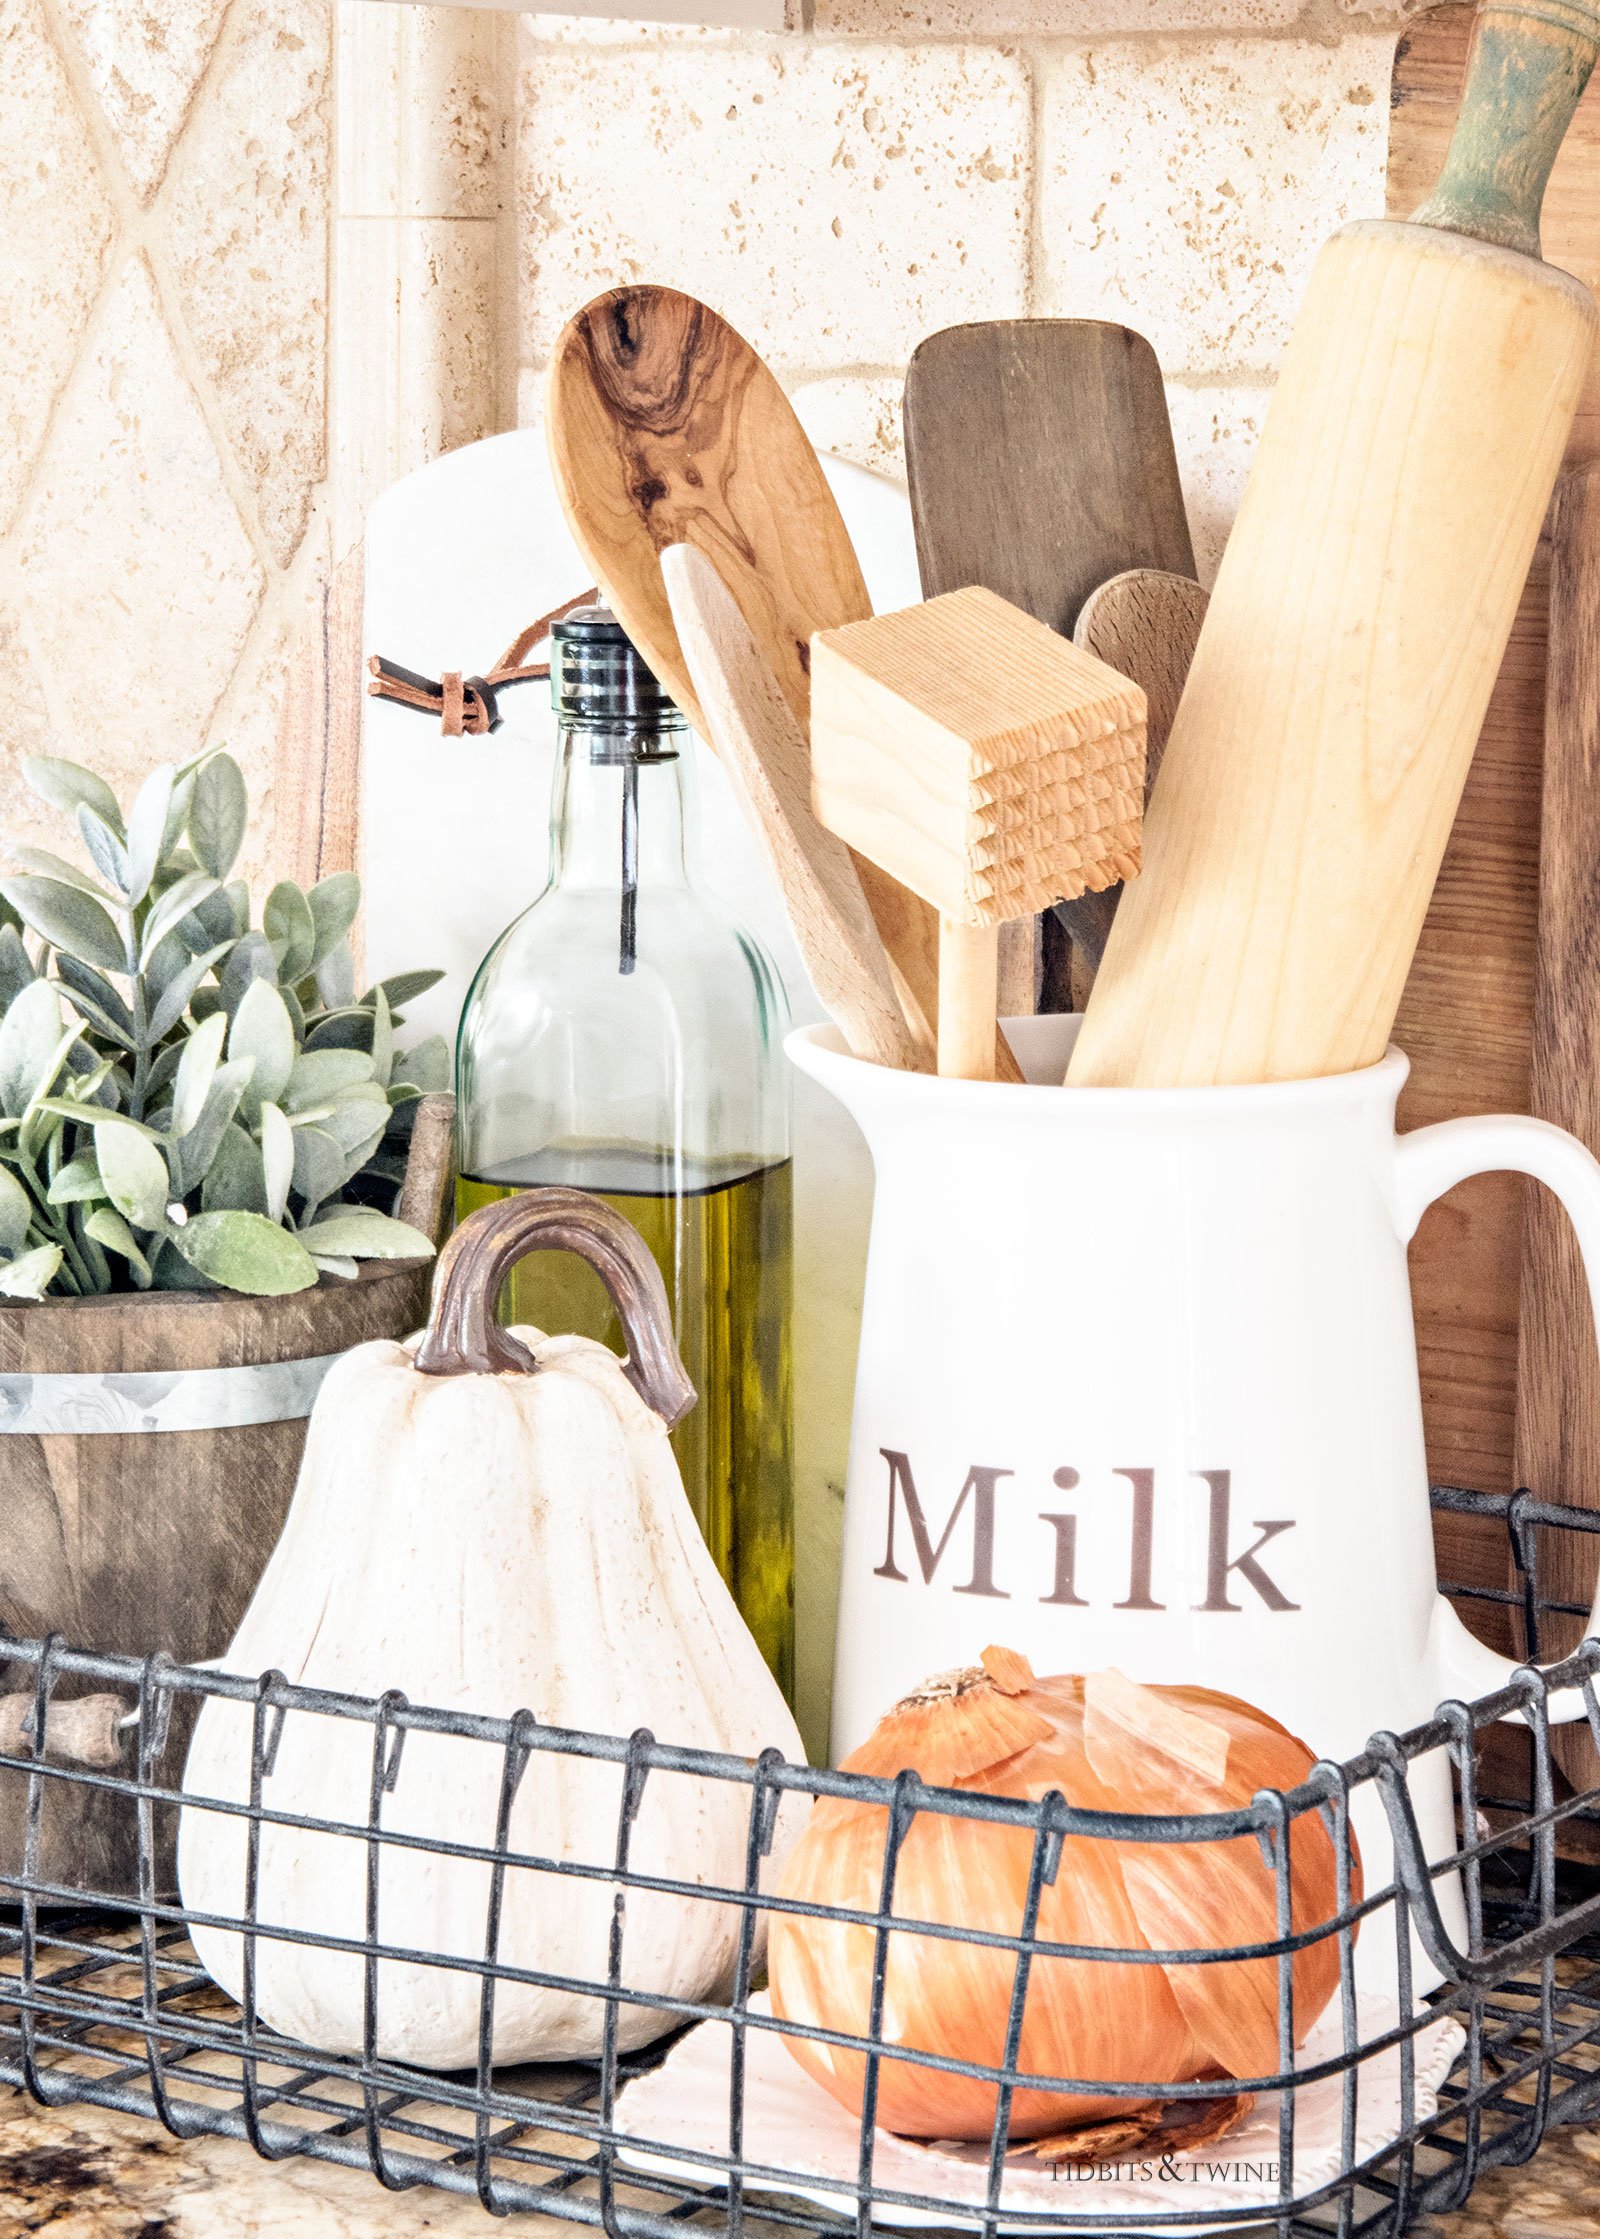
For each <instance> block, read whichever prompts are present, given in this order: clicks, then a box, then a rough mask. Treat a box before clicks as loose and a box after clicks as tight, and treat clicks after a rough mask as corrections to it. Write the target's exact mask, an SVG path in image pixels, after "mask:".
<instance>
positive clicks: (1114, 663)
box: [1056, 568, 1207, 999]
mask: <svg viewBox="0 0 1600 2239" xmlns="http://www.w3.org/2000/svg"><path fill="white" fill-rule="evenodd" d="M1206 596H1207V595H1206V593H1205V592H1204V591H1203V590H1202V589H1201V587H1200V585H1199V584H1198V583H1196V582H1195V580H1194V578H1193V577H1192V576H1187V575H1173V574H1171V573H1170V572H1169V571H1168V570H1166V569H1164V568H1128V569H1125V570H1124V572H1123V573H1122V574H1121V575H1114V576H1113V577H1112V578H1111V580H1110V582H1109V583H1102V584H1101V585H1100V588H1099V589H1098V590H1097V591H1091V592H1090V593H1089V596H1088V597H1087V598H1086V599H1085V600H1084V602H1083V605H1082V606H1081V607H1080V608H1079V610H1078V619H1077V621H1076V622H1075V623H1074V624H1073V627H1072V641H1073V643H1074V644H1075V645H1081V646H1082V647H1083V648H1084V650H1085V652H1088V653H1093V654H1094V655H1096V657H1097V658H1098V659H1100V660H1102V661H1104V662H1106V663H1107V664H1108V665H1109V666H1110V667H1111V668H1114V669H1119V670H1120V671H1121V672H1122V674H1123V675H1124V676H1126V677H1130V678H1131V679H1132V680H1133V682H1134V683H1135V684H1137V685H1138V686H1139V687H1140V688H1141V690H1142V691H1143V693H1144V696H1145V705H1146V708H1147V709H1148V715H1147V719H1146V727H1145V771H1144V787H1145V795H1146V798H1148V797H1149V792H1150V788H1151V786H1152V785H1154V783H1155V781H1156V772H1157V770H1159V769H1160V767H1161V757H1162V754H1163V753H1164V752H1165V750H1166V744H1167V733H1168V732H1169V731H1170V730H1171V729H1172V719H1173V717H1174V716H1175V715H1176V714H1177V712H1178V702H1179V700H1180V699H1181V698H1182V697H1183V680H1184V678H1185V677H1186V676H1187V675H1188V673H1189V663H1190V662H1191V661H1192V660H1193V659H1194V649H1195V646H1196V645H1197V644H1198V642H1199V638H1200V625H1201V623H1202V622H1203V621H1204V620H1205V615H1206ZM1121 896H1122V888H1121V887H1120V886H1108V887H1107V888H1106V889H1105V891H1104V892H1103V893H1100V894H1080V895H1079V896H1078V899H1077V900H1076V901H1075V902H1061V903H1058V904H1057V906H1056V915H1057V917H1059V918H1060V920H1061V922H1062V924H1063V925H1064V926H1065V927H1066V929H1067V931H1068V932H1069V933H1070V935H1071V936H1072V988H1073V995H1074V998H1075V999H1078V998H1081V996H1082V995H1083V994H1084V993H1086V992H1087V990H1088V988H1089V987H1091V986H1092V985H1093V983H1094V975H1095V973H1096V972H1097V971H1098V970H1099V968H1100V959H1101V957H1102V956H1103V955H1104V954H1105V946H1106V935H1107V934H1108V933H1109V932H1110V931H1111V920H1112V919H1113V918H1114V917H1115V916H1116V914H1117V903H1118V902H1119V900H1120V899H1121Z"/></svg>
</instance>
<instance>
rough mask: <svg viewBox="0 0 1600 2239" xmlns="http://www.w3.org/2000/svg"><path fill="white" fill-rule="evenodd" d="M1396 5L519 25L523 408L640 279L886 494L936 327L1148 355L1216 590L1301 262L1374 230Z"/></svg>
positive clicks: (1025, 6)
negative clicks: (745, 352)
mask: <svg viewBox="0 0 1600 2239" xmlns="http://www.w3.org/2000/svg"><path fill="white" fill-rule="evenodd" d="M1404 12H1405V11H1404V9H1403V8H1402V7H1400V6H1398V5H1396V6H1388V5H1381V4H1380V5H1374V6H1370V7H1362V6H1359V5H1356V4H1355V0H807V9H806V22H805V27H804V28H802V29H796V30H795V31H793V32H791V33H788V34H785V35H783V36H781V37H780V36H770V37H769V36H761V35H754V34H749V33H735V32H715V31H696V30H653V29H651V28H649V27H646V26H642V25H631V26H630V25H617V24H597V23H581V22H564V21H561V20H559V19H554V18H549V17H543V18H541V17H536V16H535V17H528V18H525V19H524V21H523V26H522V31H521V45H520V56H519V61H520V69H519V82H518V89H517V92H518V118H519V139H518V177H517V186H518V221H517V227H518V248H519V255H520V260H521V275H522V284H521V313H520V340H519V354H520V358H521V364H522V377H521V411H522V415H523V417H524V419H525V420H532V419H535V418H537V416H538V411H539V396H540V387H541V382H542V377H543V370H544V366H545V363H546V361H547V358H548V354H549V350H550V346H551V342H552V340H553V338H554V336H555V334H556V333H557V331H558V330H559V328H560V325H561V323H562V321H563V319H564V318H565V317H566V316H567V315H568V314H569V313H570V312H571V311H572V310H574V309H575V308H576V307H577V306H578V305H579V304H580V303H582V302H583V301H584V300H585V299H586V298H587V297H588V296H590V295H592V294H594V293H595V292H596V291H597V290H598V289H600V288H602V287H605V286H608V285H612V284H614V283H615V282H617V281H619V280H627V279H645V278H654V279H661V280H665V281H669V282H671V283H673V284H675V285H678V286H681V287H684V288H687V289H689V290H690V291H691V292H693V293H695V294H698V295H702V296H704V297H706V298H707V300H708V301H710V302H711V303H713V304H715V305H716V306H717V308H718V309H719V310H721V311H722V312H723V313H724V314H725V315H726V316H727V317H729V318H731V319H732V320H733V322H734V323H735V324H736V325H737V326H739V327H740V328H741V329H742V330H743V331H744V332H745V333H746V334H747V335H748V336H749V337H750V339H751V340H752V341H753V342H754V343H755V344H756V345H757V347H758V348H759V349H761V350H762V351H763V352H764V353H765V354H766V355H767V356H768V357H769V358H770V360H771V362H772V363H773V365H774V366H775V367H776V369H777V370H778V372H779V373H780V375H781V377H782V378H783V379H784V381H785V382H786V384H787V385H788V386H789V388H790V390H791V393H792V394H793V396H794V398H795V402H796V405H797V407H798V409H799V411H800V414H801V417H802V418H803V419H804V420H805V422H806V424H807V426H808V428H809V429H810V431H811V433H812V435H813V437H814V438H815V439H816V440H817V441H818V442H819V443H821V444H823V445H825V446H828V447H831V448H834V449H837V450H840V451H842V452H844V453H846V454H847V455H848V456H850V457H852V458H855V459H858V460H860V461H861V462H862V463H864V464H866V465H871V466H878V467H882V468H886V469H888V470H890V471H898V470H899V465H900V437H899V397H900V386H901V382H902V379H903V376H904V368H905V362H906V359H907V357H908V356H909V354H910V352H911V350H912V348H913V347H914V346H915V344H916V343H917V341H918V340H919V339H920V338H921V337H922V336H923V335H925V334H927V333H929V332H931V331H932V330H933V329H935V328H938V327H942V326H949V325H952V324H955V323H956V322H958V321H961V320H964V319H983V318H1002V317H1015V316H1019V315H1024V314H1038V315H1051V314H1055V315H1066V316H1081V317H1090V318H1110V319H1119V320H1123V321H1125V322H1126V323H1128V324H1130V325H1132V326H1136V327H1138V328H1141V329H1142V330H1143V331H1144V332H1145V333H1146V334H1148V335H1149V336H1150V337H1151V339H1152V341H1153V342H1154V343H1155V345H1156V348H1157V350H1158V352H1159V354H1160V357H1161V362H1162V365H1163V367H1164V368H1165V370H1166V373H1167V375H1168V379H1169V383H1170V386H1171V400H1172V413H1173V420H1174V425H1175V430H1176V435H1177V441H1178V447H1179V454H1180V458H1181V461H1182V464H1183V468H1184V474H1185V480H1186V485H1187V490H1188V496H1189V503H1190V512H1191V518H1192V521H1193V526H1194V530H1195V536H1196V542H1197V546H1198V548H1199V550H1200V553H1201V555H1202V566H1203V567H1204V568H1205V569H1206V570H1207V571H1208V572H1209V570H1210V568H1211V567H1212V566H1214V564H1215V560H1216V557H1217V554H1218V552H1219V551H1220V548H1221V543H1222V540H1223V537H1224V535H1225V533H1226V529H1227V525H1228V522H1229V521H1230V520H1231V518H1232V515H1233V512H1234V509H1235V507H1236V505H1237V502H1238V495H1239V490H1240V487H1241V485H1242V481H1243V477H1244V472H1245V468H1246V465H1247V462H1248V459H1249V455H1250V452H1251V449H1252V447H1253V444H1254V441H1255V438H1256V435H1257V433H1258V430H1259V427H1260V420H1261V411H1262V406H1263V404H1264V401H1265V398H1266V395H1267V393H1268V389H1269V387H1270V384H1271V380H1272V377H1273V374H1274V371H1275V369H1276V366H1277V362H1278V357H1279V354H1280V352H1281V350H1282V347H1283V343H1284V340H1285V337H1286V335H1287V332H1288V329H1289V325H1290V323H1291V321H1292V318H1293V314H1294V309H1295V305H1296V303H1297V301H1298V299H1299V294H1300V290H1301V286H1302V283H1303V280H1304V277H1305V273H1306V269H1307V267H1308V265H1309V262H1310V259H1311V257H1312V255H1313V253H1314V251H1315V249H1316V247H1317V245H1318V243H1319V242H1320V241H1321V240H1322V238H1323V237H1324V236H1325V235H1326V234H1327V233H1328V232H1330V231H1331V230H1332V229H1333V227H1334V226H1336V225H1337V224H1339V223H1340V222H1341V221H1342V220H1344V219H1346V218H1349V217H1354V216H1360V215H1368V214H1376V213H1377V212H1378V211H1380V210H1381V208H1382V203H1383V167H1384V160H1385V151H1386V144H1387V115H1388V106H1387V104H1388V85H1389V76H1390V69H1391V63H1392V58H1393V51H1394V41H1395V36H1396V31H1397V27H1398V25H1399V22H1400V20H1401V17H1402V15H1403V13H1404Z"/></svg>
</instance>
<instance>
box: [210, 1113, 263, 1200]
mask: <svg viewBox="0 0 1600 2239" xmlns="http://www.w3.org/2000/svg"><path fill="white" fill-rule="evenodd" d="M200 1203H201V1204H202V1206H203V1207H204V1208H205V1210H206V1211H207V1212H208V1213H226V1212H234V1213H266V1214H268V1215H270V1213H271V1210H272V1208H271V1207H270V1205H269V1204H268V1203H267V1183H266V1175H265V1172H264V1171H263V1167H262V1159H261V1152H260V1150H259V1149H258V1147H257V1146H256V1144H255V1143H253V1142H252V1141H251V1139H250V1137H249V1136H248V1135H247V1134H246V1133H245V1131H244V1129H243V1128H242V1127H230V1128H229V1129H228V1130H227V1132H226V1133H225V1134H224V1136H223V1138H222V1141H221V1142H220V1143H219V1144H218V1145H217V1155H216V1157H215V1158H214V1159H213V1160H212V1161H211V1167H210V1171H209V1172H208V1173H207V1175H206V1178H205V1181H204V1183H203V1185H202V1187H201V1191H200Z"/></svg>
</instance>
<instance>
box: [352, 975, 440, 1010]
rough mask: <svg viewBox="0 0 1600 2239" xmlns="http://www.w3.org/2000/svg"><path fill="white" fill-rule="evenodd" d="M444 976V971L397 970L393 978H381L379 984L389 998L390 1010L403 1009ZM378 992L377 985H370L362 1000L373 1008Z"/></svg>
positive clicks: (424, 993)
mask: <svg viewBox="0 0 1600 2239" xmlns="http://www.w3.org/2000/svg"><path fill="white" fill-rule="evenodd" d="M443 978H444V974H443V972H396V973H395V974H394V975H393V977H392V978H390V979H386V980H380V981H379V982H378V986H379V987H381V988H382V989H383V992H384V994H385V995H386V996H387V997H388V998H389V1008H390V1010H391V1011H403V1010H404V1009H405V1007H406V1005H407V1004H408V1003H414V1002H415V1001H416V999H417V997H418V996H419V995H426V994H427V992H428V990H429V988H430V987H437V986H438V984H439V982H440V981H441V980H442V979H443ZM377 992H378V988H377V987H369V988H368V989H367V992H366V994H365V995H363V996H362V998H361V1000H362V1002H363V1003H364V1004H366V1005H367V1007H368V1009H370V1008H371V1006H372V999H373V997H374V996H375V995H376V994H377Z"/></svg>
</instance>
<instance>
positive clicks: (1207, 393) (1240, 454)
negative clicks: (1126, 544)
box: [1167, 384, 1272, 584]
mask: <svg viewBox="0 0 1600 2239" xmlns="http://www.w3.org/2000/svg"><path fill="white" fill-rule="evenodd" d="M1271 395H1272V391H1271V390H1270V389H1269V388H1264V387H1263V388H1231V389H1185V388H1181V387H1179V386H1177V385H1176V384H1174V385H1172V386H1170V387H1169V388H1168V390H1167V407H1168V410H1169V411H1170V412H1171V414H1172V439H1173V442H1174V443H1175V444H1176V446H1177V451H1178V468H1179V471H1180V473H1181V474H1182V476H1183V495H1184V502H1185V504H1186V505H1187V507H1188V511H1189V529H1190V533H1191V534H1192V535H1193V537H1194V556H1195V566H1196V568H1197V570H1198V573H1199V576H1200V580H1201V582H1202V583H1207V584H1209V583H1210V582H1211V581H1212V580H1213V579H1214V578H1215V576H1216V572H1217V564H1218V562H1219V561H1220V560H1221V558H1222V548H1223V546H1224V545H1225V544H1226V542H1227V540H1228V531H1229V530H1230V529H1231V528H1232V526H1233V519H1234V515H1235V514H1236V513H1237V512H1238V510H1239V500H1240V499H1241V498H1242V497H1243V496H1244V486H1245V481H1246V478H1247V477H1248V475H1249V472H1250V462H1251V460H1252V459H1253V458H1254V457H1255V449H1256V445H1257V443H1258V442H1259V441H1260V439H1261V428H1262V424H1263V422H1264V420H1265V419H1266V412H1267V404H1268V401H1269V399H1270V397H1271Z"/></svg>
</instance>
